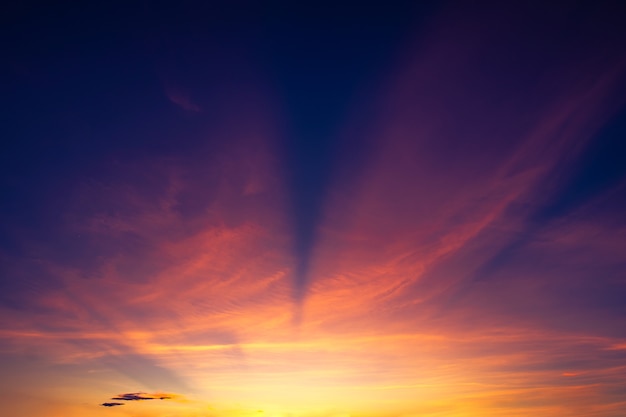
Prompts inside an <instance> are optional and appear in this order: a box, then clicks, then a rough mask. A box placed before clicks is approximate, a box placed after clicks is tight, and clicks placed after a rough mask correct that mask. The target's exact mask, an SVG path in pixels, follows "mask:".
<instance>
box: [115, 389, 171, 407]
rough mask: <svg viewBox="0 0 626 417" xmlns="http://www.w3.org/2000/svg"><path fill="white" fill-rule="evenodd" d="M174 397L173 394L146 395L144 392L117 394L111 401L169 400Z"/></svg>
mask: <svg viewBox="0 0 626 417" xmlns="http://www.w3.org/2000/svg"><path fill="white" fill-rule="evenodd" d="M174 396H175V395H174V394H164V393H156V394H148V393H146V392H129V393H126V394H119V395H118V396H117V397H113V398H111V399H112V400H122V401H142V400H171V399H172V398H173V397H174ZM111 404H114V403H111ZM118 404H119V403H118Z"/></svg>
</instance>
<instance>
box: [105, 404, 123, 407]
mask: <svg viewBox="0 0 626 417" xmlns="http://www.w3.org/2000/svg"><path fill="white" fill-rule="evenodd" d="M100 405H101V406H104V407H115V406H118V405H124V403H102V404H100Z"/></svg>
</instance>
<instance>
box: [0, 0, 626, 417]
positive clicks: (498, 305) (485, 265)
mask: <svg viewBox="0 0 626 417" xmlns="http://www.w3.org/2000/svg"><path fill="white" fill-rule="evenodd" d="M494 7H495V6H494ZM503 7H504V6H503ZM517 7H518V9H519V10H517V9H515V10H516V11H518V12H519V13H511V12H507V11H506V10H504V9H503V10H495V9H494V10H493V11H491V12H490V13H487V12H486V11H484V10H483V11H481V10H474V11H468V10H462V9H458V10H455V9H451V10H444V11H443V12H442V13H441V14H440V15H439V16H438V17H437V18H435V19H434V20H433V22H432V24H431V25H430V26H429V29H428V30H427V31H426V33H425V34H423V35H421V37H420V42H418V43H416V44H415V45H411V46H407V48H406V50H405V51H404V52H405V54H404V55H403V56H400V57H399V58H398V60H397V62H396V65H395V66H392V67H391V68H390V70H389V74H388V77H387V78H386V80H385V81H384V82H381V86H380V88H378V90H377V91H378V92H377V93H376V94H374V93H370V94H371V97H372V99H371V100H369V101H368V103H367V104H363V105H362V106H363V107H367V112H366V113H367V114H374V115H375V117H373V118H371V119H369V120H367V121H364V120H361V119H360V118H359V117H360V113H359V112H355V117H354V118H352V119H347V120H346V122H345V126H344V128H343V129H342V130H341V132H340V133H341V134H343V135H344V137H343V138H342V136H341V134H339V135H338V137H340V138H342V139H340V141H343V142H341V144H352V143H353V141H354V138H352V137H350V135H351V134H353V132H355V131H359V132H362V130H359V126H360V124H362V123H366V124H367V125H368V126H370V127H371V129H369V130H368V131H367V132H366V133H365V134H363V135H362V136H359V140H362V141H363V146H364V147H366V148H367V151H363V152H362V153H361V154H360V157H361V158H362V160H361V161H360V162H359V163H358V164H356V163H352V162H347V161H348V160H347V156H346V155H342V156H341V157H338V158H335V159H334V160H335V161H337V165H338V166H336V167H334V168H333V170H332V172H333V175H332V178H325V180H324V187H326V188H325V189H324V190H323V191H324V192H323V193H322V192H320V193H319V195H322V194H323V195H324V196H325V198H324V200H323V201H317V202H316V204H319V205H320V207H322V208H323V210H321V211H322V213H321V214H319V213H318V214H316V223H315V224H314V225H309V226H310V227H311V228H312V229H314V232H315V239H311V241H310V242H311V247H310V248H308V247H307V250H306V251H305V252H306V253H305V254H302V253H301V255H305V256H307V259H306V269H307V271H306V274H307V277H308V278H307V279H306V280H305V281H306V282H305V281H303V280H302V279H301V278H302V277H297V276H296V275H297V269H298V265H302V259H297V255H298V251H297V250H295V251H294V245H296V246H297V243H294V241H296V240H297V239H296V238H294V236H293V234H294V230H293V229H294V226H293V223H297V221H295V222H294V217H296V216H295V215H294V214H293V213H290V209H289V207H291V206H290V204H289V196H288V195H286V194H287V191H286V189H288V187H287V186H286V185H285V184H286V183H287V181H286V180H285V178H283V177H282V176H281V175H282V174H285V172H288V170H285V169H284V167H283V166H282V165H281V161H280V156H279V155H280V152H278V151H277V148H276V143H277V142H276V136H278V135H279V133H278V132H280V128H278V127H277V126H276V125H280V123H279V120H278V119H279V118H278V117H276V115H269V114H268V112H267V111H266V109H265V107H264V106H263V104H264V102H263V100H259V102H258V103H257V102H255V101H254V100H251V101H248V102H247V106H248V107H247V109H248V111H247V112H246V116H245V117H247V118H249V119H245V122H242V119H241V117H243V116H242V115H241V114H238V113H234V114H233V115H231V116H230V117H226V118H225V120H224V121H223V125H222V126H221V127H219V128H215V129H213V130H211V131H210V132H209V133H208V134H211V135H215V137H219V138H221V139H222V140H219V141H217V140H215V142H219V143H223V145H221V147H217V148H219V149H216V148H211V149H206V150H200V151H197V152H190V153H188V154H187V153H182V154H179V155H177V156H175V157H174V156H172V157H152V156H147V157H144V158H137V157H135V158H131V159H128V160H124V159H123V158H122V160H121V162H120V161H118V162H116V164H115V165H114V168H111V171H110V172H108V174H107V175H104V176H103V178H100V179H99V180H92V181H83V182H80V183H79V185H78V186H77V187H76V188H75V189H74V192H73V193H71V194H70V195H69V196H68V198H67V207H66V210H64V212H63V219H62V222H63V228H62V230H61V232H60V233H59V237H58V239H59V241H60V242H61V243H62V245H59V246H62V247H63V248H65V249H67V248H70V249H72V250H71V251H69V252H71V253H72V254H73V256H72V255H66V254H60V252H61V251H60V250H58V251H57V249H56V248H49V247H46V245H45V244H43V243H40V242H28V243H27V244H26V245H28V246H29V248H28V249H29V252H30V253H31V254H36V256H30V257H22V258H19V259H15V258H11V257H9V256H8V255H6V254H3V255H2V256H3V257H4V258H6V259H7V260H8V261H9V262H8V263H6V265H8V266H7V267H6V268H7V269H6V271H8V272H10V274H11V276H13V277H15V282H14V283H12V284H11V285H14V287H11V288H13V289H12V294H13V297H12V301H11V302H10V303H8V302H7V303H4V304H3V307H2V311H3V314H2V315H1V318H0V323H2V329H3V330H2V333H1V335H2V340H3V342H2V345H1V346H2V349H3V350H2V352H3V354H4V355H16V354H17V352H26V353H27V354H28V355H32V356H43V357H46V358H48V360H49V361H50V363H54V364H57V365H58V366H65V367H68V368H69V367H77V368H78V369H79V370H80V371H81V372H82V371H84V373H85V374H89V375H94V378H93V381H94V383H95V381H97V382H98V383H99V384H101V385H98V387H97V389H96V388H94V392H96V391H97V392H99V393H102V392H111V386H117V387H119V386H124V387H134V388H131V389H133V390H138V391H139V392H130V393H125V394H120V395H118V396H116V397H113V398H112V399H111V400H112V401H114V402H105V403H102V404H101V405H102V406H104V407H109V408H118V407H117V406H118V405H124V404H125V402H127V401H128V402H139V403H143V404H142V407H143V408H144V409H145V408H146V407H154V409H151V410H150V411H149V412H151V413H152V412H154V413H159V412H162V413H163V414H161V415H165V414H166V413H167V412H169V411H167V412H166V411H158V410H159V409H158V408H157V407H161V406H167V407H169V406H170V403H176V401H171V402H169V401H164V402H163V403H161V401H148V400H154V399H161V398H166V397H168V398H169V397H173V398H174V399H176V398H178V397H177V396H175V395H174V394H159V393H158V392H159V391H158V390H164V391H167V392H170V391H171V392H180V393H183V394H185V396H191V397H193V398H194V399H196V400H197V402H194V403H193V407H196V406H197V407H200V408H201V409H203V410H205V412H206V413H207V414H211V415H212V414H213V413H214V412H215V410H218V411H220V412H222V413H225V414H229V413H230V414H232V415H257V414H258V410H261V411H262V412H268V413H276V414H277V415H280V413H290V412H291V413H294V414H297V415H303V416H305V415H306V416H311V417H313V416H316V417H317V416H328V415H339V414H342V413H362V414H363V415H368V416H369V415H372V416H376V415H383V414H384V415H389V414H397V415H425V416H451V417H453V416H463V415H469V414H471V415H474V414H476V415H481V416H485V417H490V416H502V415H507V416H527V415H542V416H546V417H551V416H578V415H586V416H597V417H615V416H619V415H621V414H623V410H624V409H625V407H626V403H624V400H623V398H624V395H623V394H624V392H625V390H626V387H625V385H624V383H623V374H624V371H625V368H624V366H623V363H624V360H625V359H626V349H625V348H624V346H626V341H625V338H626V334H624V328H625V326H623V324H624V317H625V315H624V314H625V312H624V309H623V304H622V303H621V300H622V299H623V297H622V296H623V295H624V291H625V290H624V283H623V279H622V278H621V276H622V275H621V274H622V273H623V248H624V245H625V242H624V233H623V231H624V222H623V220H622V215H620V213H621V211H620V210H621V209H622V208H623V207H624V201H623V197H621V195H622V194H623V189H624V184H625V183H624V179H623V178H618V177H616V178H613V179H612V181H611V182H610V186H606V187H600V189H599V191H598V192H594V193H592V192H590V193H587V194H586V198H580V199H572V198H570V197H569V196H568V194H567V193H568V191H567V190H569V189H570V188H571V187H570V182H571V181H573V179H575V178H580V177H581V176H583V177H584V175H586V174H585V173H584V172H582V171H581V169H582V168H581V165H580V163H579V162H580V160H581V159H584V157H585V154H586V152H587V150H588V149H590V147H591V146H592V144H593V142H594V141H595V140H596V138H597V137H598V136H599V135H602V134H603V133H602V127H603V126H605V125H606V124H607V123H608V122H609V121H610V120H611V119H612V117H613V115H614V114H615V113H616V112H617V111H618V108H619V106H620V105H621V104H623V103H621V102H620V100H621V98H620V97H619V94H618V92H620V91H623V87H624V62H623V59H622V58H621V56H620V53H619V52H620V51H619V48H618V47H617V46H616V45H613V44H611V36H612V35H611V33H610V30H609V29H606V32H604V31H602V30H601V29H598V26H597V25H595V24H593V19H594V17H593V16H591V17H589V19H590V21H591V22H592V23H590V24H588V25H587V26H583V28H582V29H580V31H576V33H577V35H576V36H579V37H581V38H584V39H586V41H585V42H584V43H575V41H576V39H574V40H571V41H570V42H572V43H571V44H570V43H566V45H569V47H562V45H563V42H562V41H561V40H560V37H561V36H563V35H562V34H563V33H566V32H568V28H569V26H568V25H570V24H571V22H570V21H569V20H568V19H566V15H565V14H563V13H561V10H560V9H558V10H557V8H551V7H548V6H546V10H545V12H546V14H545V16H542V17H533V16H534V15H533V13H532V12H533V11H532V10H530V9H527V8H525V7H523V5H519V6H517ZM492 14H493V15H497V16H501V18H499V19H492V18H491V17H492ZM531 15H532V16H531ZM528 20H531V21H533V22H535V25H533V26H532V28H531V27H530V26H528V25H527V21H528ZM537 34H540V37H541V42H540V43H539V44H538V46H536V47H533V48H530V47H528V42H531V41H532V42H537V39H536V38H535V37H536V36H539V35H537ZM572 45H579V47H578V48H573V47H572ZM600 45H603V46H604V47H603V48H600V47H599V46H600ZM181 97H182V96H181ZM170 100H172V101H173V102H174V103H176V104H177V105H179V106H181V107H183V108H185V106H187V107H189V106H191V105H192V104H193V103H191V104H189V102H188V103H187V104H185V102H184V101H181V100H182V99H180V100H179V99H177V100H178V102H177V101H175V100H174V99H173V98H172V97H170ZM235 101H236V100H235ZM255 103H256V107H255ZM231 104H232V103H231ZM359 105H361V104H359ZM257 107H258V108H257ZM251 108H252V109H256V110H255V111H249V110H250V109H251ZM187 110H190V111H195V110H194V109H193V108H188V109H187ZM202 116H203V115H202V114H198V117H202ZM273 123H275V125H274V124H273ZM215 137H214V139H215ZM344 151H345V152H346V153H347V154H350V152H351V149H350V147H349V146H346V147H345V148H344ZM341 161H346V162H345V164H344V165H342V163H341ZM581 172H582V173H581ZM557 206H558V207H559V209H558V210H556V209H554V207H557ZM618 209H619V210H618ZM296 233H297V231H296ZM307 233H308V232H307ZM24 240H25V241H26V240H27V239H24ZM294 277H295V278H294ZM294 286H296V287H297V286H300V288H299V289H297V290H296V291H295V292H294ZM294 294H296V295H297V296H295V297H294ZM294 306H295V308H296V309H297V308H301V309H302V310H301V313H302V316H301V320H300V321H299V322H298V323H296V324H297V325H294V322H293V320H292V318H293V314H294ZM72 369H73V368H72ZM81 375H83V374H82V373H81ZM123 389H124V388H121V389H120V391H122V390H123ZM144 390H145V392H143V391H144ZM116 391H117V389H116V390H115V391H113V392H116ZM147 392H156V394H147ZM94 395H95V394H94ZM99 395H100V396H98V397H96V400H95V401H94V402H93V404H96V403H97V401H98V398H103V397H102V396H101V395H102V394H99ZM104 398H106V397H104ZM44 400H45V398H42V401H44ZM122 401H123V402H124V403H123V402H122ZM155 403H157V404H155ZM186 404H187V403H186ZM189 404H191V403H189ZM189 404H187V405H189ZM209 404H211V405H210V406H209ZM233 404H236V406H235V405H233ZM187 405H186V406H187ZM209 407H212V408H210V410H211V411H206V410H209ZM238 407H239V408H238ZM96 408H98V407H96ZM128 408H130V407H123V409H128ZM81 411H82V410H81ZM103 411H104V410H103ZM106 411H107V412H116V411H120V412H122V411H124V410H122V409H120V410H113V411H111V410H106ZM142 412H143V410H142ZM147 412H148V411H146V413H147ZM194 412H195V411H194ZM76 413H77V415H78V412H76ZM189 413H192V411H189ZM620 413H621V414H620ZM154 415H159V414H154ZM190 415H194V414H190ZM195 415H197V413H196V414H195Z"/></svg>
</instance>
